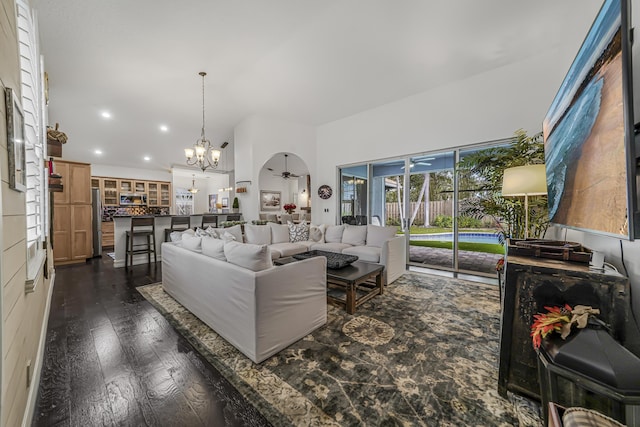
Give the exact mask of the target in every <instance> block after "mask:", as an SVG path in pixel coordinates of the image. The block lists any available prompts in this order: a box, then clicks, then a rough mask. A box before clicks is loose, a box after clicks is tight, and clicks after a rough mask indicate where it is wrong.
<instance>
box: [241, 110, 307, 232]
mask: <svg viewBox="0 0 640 427" xmlns="http://www.w3.org/2000/svg"><path fill="white" fill-rule="evenodd" d="M315 145H316V128H315V127H313V126H308V125H302V124H298V123H291V122H286V121H282V120H275V119H267V118H264V117H259V116H251V117H249V118H247V119H245V120H244V121H243V122H242V123H240V124H239V125H238V126H237V127H236V128H235V132H234V146H235V156H234V157H235V174H236V181H240V180H248V181H251V186H250V187H249V191H248V192H247V193H244V194H243V193H240V194H238V195H237V196H238V199H239V200H240V210H241V211H242V213H243V216H244V219H245V220H247V221H251V220H252V219H257V218H258V213H259V211H260V189H264V190H278V188H269V187H270V186H275V185H277V184H276V183H275V182H274V181H273V180H271V178H275V177H267V176H266V175H264V176H261V175H260V171H261V170H262V166H263V165H264V164H265V162H266V161H267V160H269V159H270V158H271V157H272V156H273V155H274V154H275V153H279V152H285V153H291V154H294V155H296V156H298V157H300V159H302V161H303V162H304V163H305V164H306V165H307V167H308V168H309V174H310V175H311V181H312V182H314V177H315V165H316V159H315V157H316V149H315ZM277 179H278V180H279V181H284V180H282V179H280V178H277ZM289 181H292V180H289ZM292 191H293V190H287V192H288V193H291V192H292ZM295 191H297V188H296V189H295ZM282 196H283V199H282V200H283V202H285V201H289V200H290V199H291V194H289V195H288V196H287V195H286V193H285V192H284V191H283V193H282ZM287 197H288V198H287Z"/></svg>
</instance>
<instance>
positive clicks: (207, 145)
mask: <svg viewBox="0 0 640 427" xmlns="http://www.w3.org/2000/svg"><path fill="white" fill-rule="evenodd" d="M198 74H200V75H201V76H202V132H201V134H200V139H198V140H197V141H196V143H195V144H193V148H185V149H184V155H185V156H186V157H187V164H188V165H189V166H198V167H199V168H200V169H202V172H204V171H205V170H206V169H207V168H217V167H218V162H219V161H220V150H217V149H215V148H213V146H212V145H211V141H209V140H208V139H207V138H206V137H205V135H204V76H206V75H207V73H205V72H204V71H201V72H199V73H198Z"/></svg>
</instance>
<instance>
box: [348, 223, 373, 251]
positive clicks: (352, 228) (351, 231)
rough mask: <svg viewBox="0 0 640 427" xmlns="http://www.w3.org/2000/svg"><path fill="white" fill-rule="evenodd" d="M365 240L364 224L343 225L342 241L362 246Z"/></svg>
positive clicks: (365, 230)
mask: <svg viewBox="0 0 640 427" xmlns="http://www.w3.org/2000/svg"><path fill="white" fill-rule="evenodd" d="M366 242H367V226H366V225H348V224H347V225H345V226H344V233H342V243H348V244H350V245H353V246H364V245H365V243H366Z"/></svg>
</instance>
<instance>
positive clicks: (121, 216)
mask: <svg viewBox="0 0 640 427" xmlns="http://www.w3.org/2000/svg"><path fill="white" fill-rule="evenodd" d="M202 215H242V213H240V212H237V213H231V212H229V213H200V214H191V215H187V216H202ZM134 216H136V217H138V216H153V217H157V218H168V217H172V216H185V215H160V214H158V215H113V218H132V217H134Z"/></svg>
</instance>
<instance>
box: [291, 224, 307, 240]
mask: <svg viewBox="0 0 640 427" xmlns="http://www.w3.org/2000/svg"><path fill="white" fill-rule="evenodd" d="M287 226H288V227H289V241H290V242H291V243H295V242H305V241H307V240H309V226H308V225H307V224H305V223H301V224H294V223H292V222H291V221H289V223H288V224H287Z"/></svg>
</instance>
